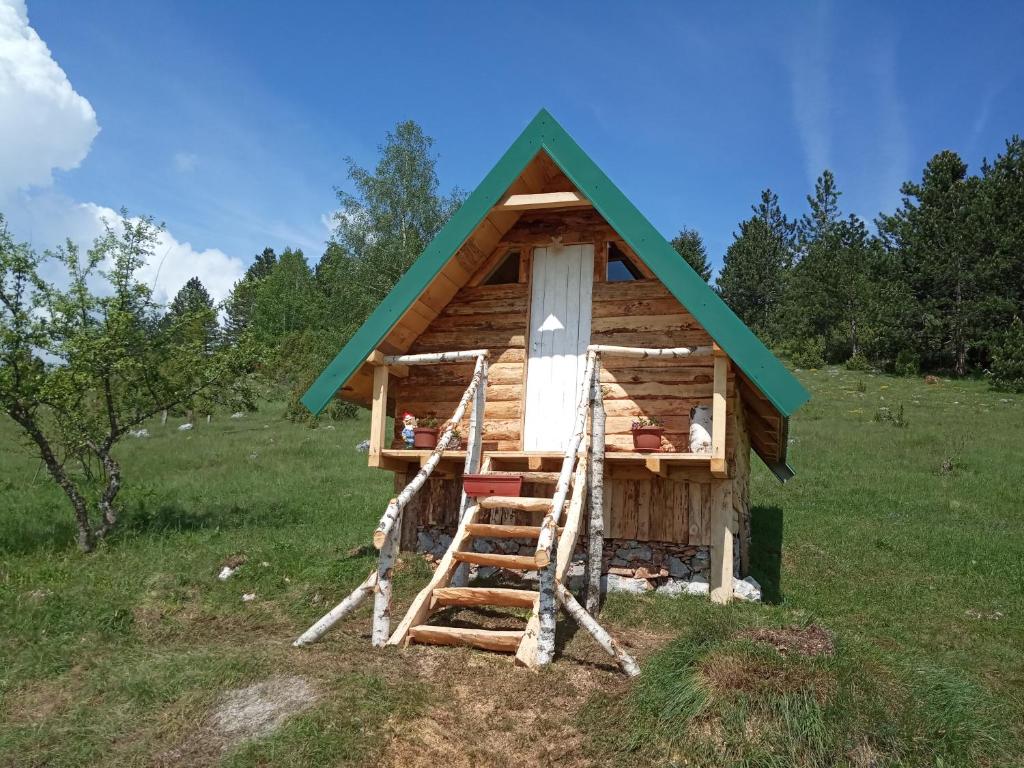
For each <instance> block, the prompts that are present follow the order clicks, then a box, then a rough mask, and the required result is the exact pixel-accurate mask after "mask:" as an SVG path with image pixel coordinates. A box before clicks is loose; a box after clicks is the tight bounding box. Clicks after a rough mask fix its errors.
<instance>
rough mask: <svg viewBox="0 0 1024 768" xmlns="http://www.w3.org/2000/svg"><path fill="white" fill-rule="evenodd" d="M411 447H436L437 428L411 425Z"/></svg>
mask: <svg viewBox="0 0 1024 768" xmlns="http://www.w3.org/2000/svg"><path fill="white" fill-rule="evenodd" d="M412 447H413V448H430V449H433V448H436V447H437V428H436V427H413V428H412Z"/></svg>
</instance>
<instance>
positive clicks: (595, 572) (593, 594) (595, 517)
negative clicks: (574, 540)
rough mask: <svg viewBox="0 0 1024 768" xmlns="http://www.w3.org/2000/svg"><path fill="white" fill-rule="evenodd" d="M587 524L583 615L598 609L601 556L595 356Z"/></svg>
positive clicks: (600, 404)
mask: <svg viewBox="0 0 1024 768" xmlns="http://www.w3.org/2000/svg"><path fill="white" fill-rule="evenodd" d="M590 409H591V419H590V483H589V490H590V498H589V502H590V504H589V507H590V521H589V525H588V526H587V613H590V614H593V615H595V616H596V615H597V612H598V610H600V608H601V565H602V559H603V556H604V432H605V413H604V394H603V393H602V391H601V357H600V355H595V358H594V377H593V380H592V382H591V386H590Z"/></svg>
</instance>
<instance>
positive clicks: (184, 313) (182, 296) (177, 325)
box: [164, 277, 220, 353]
mask: <svg viewBox="0 0 1024 768" xmlns="http://www.w3.org/2000/svg"><path fill="white" fill-rule="evenodd" d="M164 323H165V324H166V325H167V327H174V333H175V335H176V336H177V337H178V338H179V339H180V340H182V341H186V340H187V341H197V342H199V343H200V344H201V345H202V348H203V349H204V350H205V351H206V352H207V353H209V352H210V351H211V350H212V349H213V347H214V345H215V344H216V343H217V340H218V337H219V335H220V334H219V331H220V329H219V327H218V325H217V312H216V310H215V308H214V302H213V298H212V297H211V296H210V292H209V291H207V290H206V286H205V285H203V283H202V281H201V280H200V279H199V278H198V277H190V278H189V279H188V281H187V282H186V283H185V284H184V285H183V286H182V287H181V288H180V289H179V290H178V293H177V294H175V296H174V298H173V299H172V300H171V303H170V305H168V308H167V314H166V315H164Z"/></svg>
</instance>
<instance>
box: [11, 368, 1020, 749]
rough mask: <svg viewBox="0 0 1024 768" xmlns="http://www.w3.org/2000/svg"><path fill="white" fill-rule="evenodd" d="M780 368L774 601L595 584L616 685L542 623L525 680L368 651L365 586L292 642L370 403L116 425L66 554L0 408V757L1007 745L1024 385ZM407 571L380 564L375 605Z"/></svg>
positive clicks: (1013, 709) (50, 502)
mask: <svg viewBox="0 0 1024 768" xmlns="http://www.w3.org/2000/svg"><path fill="white" fill-rule="evenodd" d="M799 375H800V376H801V378H802V379H803V381H804V382H805V384H806V385H807V386H808V387H809V388H810V389H811V391H812V393H813V395H814V399H813V400H812V401H811V403H810V404H809V405H808V406H806V407H805V408H804V409H803V410H802V411H801V412H800V413H799V415H798V416H797V417H796V418H795V419H794V422H793V424H792V429H791V436H792V441H793V442H792V445H791V452H790V455H791V461H792V463H793V464H794V466H795V467H796V468H797V471H798V475H797V477H796V479H794V480H793V481H792V482H791V483H789V484H788V485H786V486H784V487H783V486H781V485H779V484H778V483H777V482H776V481H774V479H772V478H771V477H770V476H769V474H768V473H767V471H765V470H764V469H763V468H762V467H760V466H759V465H758V466H756V472H755V477H754V481H753V487H752V496H753V499H754V503H755V505H756V509H755V512H754V534H755V537H756V543H755V552H754V558H753V559H754V575H755V576H756V577H757V578H758V579H759V580H760V581H761V582H762V584H763V585H764V586H765V592H766V597H767V598H768V600H769V603H770V604H766V605H751V604H741V605H733V606H729V607H728V608H722V607H714V606H711V605H710V604H709V603H707V602H706V601H705V600H702V599H700V598H689V597H683V598H676V599H670V598H662V597H657V598H656V597H649V596H645V597H642V598H636V597H622V596H615V597H613V598H612V599H611V600H609V602H608V604H607V606H606V608H605V611H604V613H603V621H604V622H605V623H606V624H607V626H608V627H609V629H611V631H612V632H613V633H614V634H616V635H617V636H618V637H619V638H621V639H622V640H624V641H625V642H627V643H628V644H630V645H631V646H632V647H633V649H634V652H635V653H636V655H637V656H638V657H639V658H640V660H641V663H642V666H643V668H644V673H643V675H642V677H641V678H639V680H637V681H635V682H632V683H630V682H627V681H625V680H623V679H622V677H621V676H620V675H618V674H617V673H616V672H615V670H614V669H612V668H611V667H610V666H609V665H608V663H607V660H606V658H605V657H603V656H602V655H601V653H600V651H599V650H598V649H597V648H596V646H594V644H593V643H592V642H591V641H590V639H589V637H587V636H586V635H585V633H579V632H574V631H573V627H572V626H571V624H569V622H567V621H566V622H562V629H561V637H560V642H561V652H560V655H559V657H558V659H557V661H556V663H555V664H554V665H553V667H551V668H550V669H548V670H546V671H545V672H543V673H541V674H539V675H534V674H530V673H526V672H523V671H521V670H515V669H513V667H512V666H511V663H510V662H509V660H508V659H507V658H503V657H500V656H497V655H494V654H486V653H480V652H473V651H469V650H453V649H438V648H428V647H418V648H413V649H410V650H409V651H405V652H375V651H373V650H372V649H370V648H369V647H368V630H369V623H368V618H369V609H368V608H367V607H364V608H363V609H361V611H360V613H359V614H358V615H357V616H356V617H354V618H352V619H350V620H347V621H346V622H344V623H343V624H342V625H339V627H338V628H336V630H335V631H333V632H332V633H330V634H329V635H328V636H327V637H326V638H325V640H324V641H323V642H321V643H320V644H318V645H316V646H314V647H311V648H309V649H303V650H296V649H293V648H291V647H290V642H291V640H292V639H293V638H294V636H295V635H296V634H297V633H298V632H300V631H301V630H302V629H304V628H305V627H306V626H307V625H308V624H309V623H310V622H311V621H312V620H313V619H315V618H316V617H318V616H319V615H320V614H321V613H322V612H323V611H324V610H325V609H326V608H328V607H329V606H330V605H331V604H333V602H334V601H336V600H337V599H339V598H340V597H341V596H343V594H344V593H345V592H347V591H348V590H349V589H351V587H352V586H354V585H355V584H356V583H357V582H358V581H359V580H361V579H362V577H363V576H364V575H365V574H366V572H367V571H368V570H369V569H370V567H371V565H372V563H373V558H372V556H371V555H370V554H369V553H368V552H367V551H366V549H365V546H364V545H366V544H367V543H368V541H369V534H370V532H371V530H372V528H373V525H374V523H375V521H376V519H377V518H378V517H379V515H380V513H381V511H382V509H383V504H384V503H385V502H386V500H387V498H388V496H389V492H390V482H389V477H390V476H389V475H386V474H384V473H376V472H374V471H371V470H368V469H366V467H365V457H364V456H362V455H361V454H357V453H356V452H355V451H354V450H353V446H354V444H355V443H356V442H357V441H358V440H360V439H362V437H363V436H364V435H365V434H366V432H367V420H366V419H365V418H361V419H358V420H355V421H351V422H345V423H341V424H338V425H337V426H336V428H334V429H331V428H320V429H309V428H307V427H304V426H299V425H293V424H289V423H287V422H284V421H283V420H282V419H281V418H280V416H279V411H278V410H277V409H276V407H273V406H268V407H267V409H266V410H265V412H262V413H259V414H254V415H251V416H248V417H246V418H245V419H240V420H229V419H224V420H220V421H217V422H214V423H213V424H212V425H210V426H209V427H207V426H205V425H200V426H199V427H197V428H196V429H195V430H193V431H192V432H188V433H185V432H178V431H177V430H175V429H174V428H173V427H174V426H175V425H170V424H169V425H168V427H166V428H161V427H160V426H159V425H151V427H150V429H151V432H152V435H153V436H152V437H151V438H149V439H144V440H132V441H130V442H129V443H127V444H125V445H124V446H123V447H122V450H121V457H122V458H123V460H124V463H125V474H126V477H127V484H128V486H127V490H126V491H125V492H124V494H123V502H124V508H125V509H124V518H123V521H124V526H123V528H122V530H121V531H120V533H119V534H118V535H117V536H116V537H115V538H114V539H113V540H111V541H109V542H107V543H106V544H105V545H104V546H103V547H102V548H101V549H100V551H98V552H97V553H95V554H93V555H89V556H85V555H81V554H79V553H78V552H77V551H76V550H75V549H74V547H73V544H72V541H73V531H72V527H71V525H70V519H71V518H70V513H69V511H68V510H67V508H66V506H65V503H64V502H63V500H62V498H61V497H60V496H59V494H58V493H57V491H56V490H54V489H53V488H52V487H51V486H50V484H49V483H48V482H47V480H46V478H45V477H44V476H43V475H42V473H41V472H39V471H38V467H37V465H38V462H37V461H35V460H33V459H32V458H31V456H30V455H29V454H28V453H27V452H26V451H24V450H23V449H22V448H21V447H20V445H19V441H18V438H17V436H16V433H15V432H14V431H13V429H12V426H11V424H10V422H7V421H3V422H0V508H2V511H0V765H3V766H19V767H21V766H81V765H88V766H135V765H139V766H142V765H181V766H186V765H187V766H195V765H226V766H320V765H324V766H327V765H354V766H362V765H402V766H407V765H412V766H434V765H437V764H438V763H439V762H441V761H443V763H444V764H445V765H447V766H469V765H515V766H524V765H546V764H551V765H554V764H558V765H567V766H584V765H622V764H628V763H634V762H636V763H641V762H643V763H645V764H651V765H680V766H682V765H686V766H733V765H735V766H741V765H742V766H790V765H798V766H833V765H852V766H865V767H866V766H890V765H892V766H900V765H906V766H939V765H941V766H976V765H980V766H986V765H1007V766H1010V765H1021V764H1024V730H1022V729H1024V726H1022V722H1024V661H1022V653H1021V651H1022V645H1024V620H1022V617H1024V526H1022V523H1024V508H1022V501H1024V491H1022V488H1021V486H1022V481H1024V399H1022V398H1020V397H1015V396H1011V395H1003V394H999V393H994V392H991V391H989V390H988V389H987V388H986V387H985V386H984V385H983V384H981V383H978V382H949V381H940V382H938V383H935V384H926V383H925V382H924V381H922V380H920V379H898V378H891V377H886V376H879V375H871V374H868V373H855V372H850V371H845V370H822V371H809V372H801V373H800V374H799ZM233 555H242V556H244V557H245V563H244V565H243V566H242V567H241V568H240V569H239V571H238V572H237V574H236V575H235V576H234V577H232V578H231V579H229V580H228V581H226V582H221V581H218V580H217V579H216V574H217V571H218V570H219V568H220V565H221V564H222V563H223V562H224V561H225V560H226V559H227V558H229V557H231V556H233ZM428 572H429V571H428V568H427V566H426V564H425V563H423V562H422V561H420V560H419V559H418V558H415V557H406V558H405V559H404V562H403V565H402V568H401V569H400V572H399V574H398V579H397V581H398V588H397V596H398V599H399V603H400V605H399V606H397V608H398V609H399V610H400V609H401V608H402V607H403V606H404V605H405V604H407V602H408V600H409V599H410V598H411V596H412V595H413V594H414V593H415V591H416V589H417V588H418V587H419V586H420V585H422V583H423V581H424V579H425V577H426V575H427V574H428ZM246 593H252V594H254V595H255V598H254V599H253V600H251V601H248V602H245V601H243V600H242V595H243V594H246ZM819 628H822V629H823V630H825V631H824V632H821V631H819ZM765 629H769V630H772V629H788V630H791V631H788V632H786V633H779V634H775V635H772V636H771V639H773V640H774V643H766V642H764V639H765V634H764V633H763V632H759V630H765ZM809 638H824V640H823V642H822V643H821V644H819V646H816V647H815V648H811V649H807V650H808V651H814V652H808V653H804V652H801V649H800V648H791V647H790V646H789V643H790V642H796V643H801V642H804V643H806V642H807V641H808V639H809ZM829 639H830V641H829ZM822 650H824V652H818V651H822ZM252 685H266V686H269V688H270V690H271V694H270V695H271V697H272V698H276V699H279V700H294V701H296V702H297V701H299V700H311V706H309V707H308V708H306V709H304V710H302V711H300V712H297V713H296V714H294V715H293V716H292V717H290V718H288V719H286V720H284V721H283V722H281V723H280V724H279V727H277V728H276V729H274V730H273V731H272V732H271V733H269V735H266V736H264V737H262V738H252V737H253V735H254V734H253V733H252V732H251V731H249V730H247V728H248V727H249V726H248V725H246V722H249V721H258V720H259V717H258V713H256V714H255V715H254V714H253V712H251V711H249V710H242V717H241V718H240V719H241V720H242V721H246V722H243V723H242V724H239V722H238V720H239V718H235V720H234V721H233V720H232V719H231V717H230V715H231V713H232V711H233V710H232V706H233V704H232V702H233V701H235V700H236V699H233V698H232V696H233V695H234V696H235V697H236V698H237V696H238V695H242V696H243V699H244V697H245V694H237V693H236V694H232V693H231V692H232V691H238V690H239V689H245V688H246V687H247V686H252ZM289 697H291V699H289ZM236 714H237V713H236ZM250 724H251V723H250ZM269 725H277V723H276V722H272V723H270V724H269ZM268 729H269V726H268Z"/></svg>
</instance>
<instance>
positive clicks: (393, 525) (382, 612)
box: [293, 349, 489, 647]
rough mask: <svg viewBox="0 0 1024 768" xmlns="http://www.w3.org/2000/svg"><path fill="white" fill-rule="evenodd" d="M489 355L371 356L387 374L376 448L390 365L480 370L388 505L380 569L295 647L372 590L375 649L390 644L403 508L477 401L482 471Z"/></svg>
mask: <svg viewBox="0 0 1024 768" xmlns="http://www.w3.org/2000/svg"><path fill="white" fill-rule="evenodd" d="M488 355H489V352H488V350H486V349H472V350H466V351H463V352H438V353H432V354H419V355H379V354H378V355H377V356H376V357H374V356H371V360H372V362H375V363H377V364H378V370H379V369H381V368H383V370H384V375H383V376H377V375H375V376H374V381H375V387H374V416H375V418H374V422H375V424H374V425H373V427H372V432H371V450H372V446H373V445H374V443H376V444H377V446H378V450H379V449H380V446H381V445H382V444H383V430H382V428H381V423H383V422H384V421H385V419H384V415H385V408H386V405H387V402H386V400H387V374H386V370H387V368H386V367H387V366H396V367H397V366H410V365H428V364H433V363H456V362H466V361H469V360H475V361H476V366H475V367H474V369H473V376H472V378H471V379H470V381H469V385H468V386H467V387H466V391H465V392H464V393H463V394H462V398H461V399H460V400H459V404H458V406H457V407H456V409H455V413H453V414H452V418H451V419H449V420H448V421H447V422H445V425H444V427H443V429H442V431H441V435H440V436H439V437H438V440H437V445H436V446H435V448H434V450H433V451H432V452H431V454H430V456H429V457H428V458H427V461H426V462H424V464H423V466H422V467H420V470H419V472H417V473H416V476H415V477H414V478H413V479H412V480H411V481H409V484H408V485H406V486H405V488H403V489H402V492H401V493H399V494H398V496H396V497H395V498H393V499H391V500H390V501H389V502H388V506H387V509H386V510H385V511H384V515H383V516H382V517H381V519H380V523H378V525H377V529H376V530H375V531H374V533H373V545H374V547H376V548H377V549H378V550H379V551H380V555H379V556H378V560H377V568H376V570H375V571H371V573H370V575H369V576H367V577H366V579H365V580H364V581H363V582H362V583H361V584H360V585H359V586H358V587H356V589H355V590H353V592H352V593H351V594H349V595H348V597H346V598H345V599H344V600H342V601H341V602H340V603H339V604H338V605H337V606H335V607H334V608H333V609H331V611H329V612H328V613H327V614H326V615H324V616H323V618H321V619H320V620H319V621H317V622H316V623H315V624H314V625H313V626H311V627H310V628H309V629H308V630H306V631H305V632H304V633H303V634H302V635H301V636H300V637H299V638H298V639H297V640H296V641H295V642H294V643H293V645H296V646H302V645H308V644H309V643H312V642H315V641H316V640H318V639H320V638H321V637H322V636H323V635H324V633H325V632H327V630H328V629H330V628H331V627H332V626H333V625H334V624H335V623H337V622H338V621H340V620H341V619H342V618H344V617H345V616H347V615H348V614H349V613H351V612H352V611H354V610H355V609H356V608H357V607H358V606H359V605H360V604H361V603H362V602H363V600H364V599H365V598H366V597H367V596H368V595H369V594H370V593H371V592H373V593H374V607H373V632H372V642H373V645H375V646H378V647H380V646H383V645H384V644H385V643H386V642H387V640H388V636H389V634H390V629H391V578H392V574H393V571H394V566H395V561H396V560H397V558H398V550H399V544H400V537H401V525H400V521H401V518H402V510H404V509H405V507H406V506H407V505H408V503H409V501H410V500H411V499H412V498H413V496H415V495H416V492H417V491H419V490H420V488H422V487H423V485H424V483H426V481H427V479H428V478H429V477H430V475H431V473H433V471H434V469H435V468H436V467H437V465H438V463H439V462H440V461H441V457H442V456H443V455H444V452H445V451H446V450H447V449H448V445H449V443H450V442H451V439H452V434H453V433H454V432H455V428H456V427H457V426H458V425H459V423H460V422H461V421H462V417H463V416H464V415H465V413H466V408H467V407H468V406H469V403H470V401H472V402H473V408H472V410H471V412H470V428H469V435H468V437H467V443H466V465H465V466H466V471H474V472H475V471H476V470H477V469H478V468H479V466H480V456H481V444H482V440H483V422H484V406H485V405H486V401H487V358H488ZM378 382H379V384H378ZM376 422H381V423H376ZM466 508H467V499H466V498H465V494H464V495H463V500H462V504H461V506H460V510H459V516H460V519H461V517H462V516H463V515H464V514H465V510H466Z"/></svg>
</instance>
